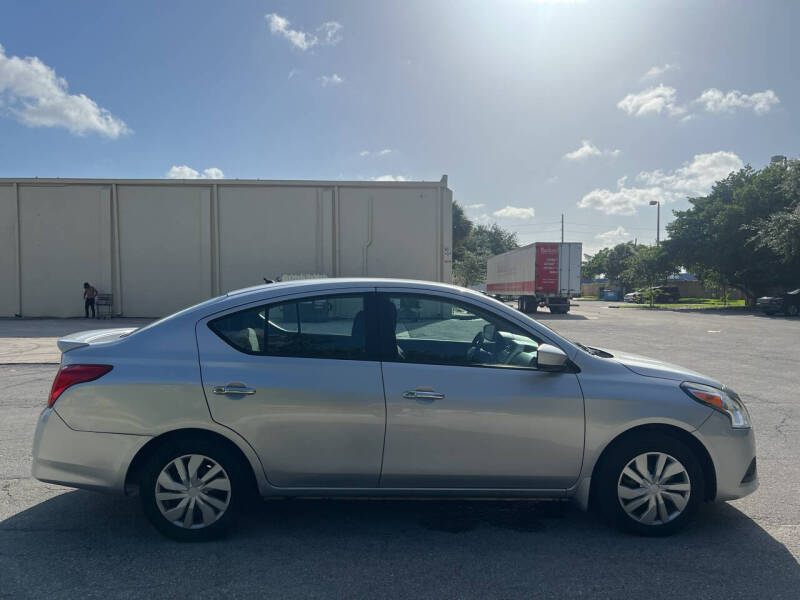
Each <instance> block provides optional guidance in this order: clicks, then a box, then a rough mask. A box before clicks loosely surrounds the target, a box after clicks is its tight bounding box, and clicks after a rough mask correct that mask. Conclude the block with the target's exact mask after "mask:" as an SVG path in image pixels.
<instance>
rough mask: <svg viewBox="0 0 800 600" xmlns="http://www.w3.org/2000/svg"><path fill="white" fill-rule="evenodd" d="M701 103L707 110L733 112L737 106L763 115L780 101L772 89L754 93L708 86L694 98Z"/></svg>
mask: <svg viewBox="0 0 800 600" xmlns="http://www.w3.org/2000/svg"><path fill="white" fill-rule="evenodd" d="M695 102H698V103H700V104H703V105H704V107H705V109H706V110H707V111H708V112H712V113H721V112H734V111H735V110H736V109H737V108H752V109H753V112H755V113H756V114H757V115H763V114H765V113H768V112H769V111H770V110H772V107H773V106H774V105H775V104H778V103H780V98H778V96H777V95H776V94H775V92H773V91H772V90H764V91H763V92H756V93H754V94H743V93H741V92H740V91H738V90H731V91H730V92H727V93H724V92H722V91H721V90H718V89H717V88H710V89H707V90H706V91H704V92H703V93H702V94H700V97H699V98H697V100H695Z"/></svg>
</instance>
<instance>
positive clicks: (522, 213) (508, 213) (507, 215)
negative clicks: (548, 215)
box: [492, 206, 534, 220]
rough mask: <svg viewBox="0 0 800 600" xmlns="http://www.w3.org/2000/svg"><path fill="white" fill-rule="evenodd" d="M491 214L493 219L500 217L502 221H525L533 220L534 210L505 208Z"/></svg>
mask: <svg viewBox="0 0 800 600" xmlns="http://www.w3.org/2000/svg"><path fill="white" fill-rule="evenodd" d="M492 214H493V215H494V216H495V217H500V218H503V219H520V220H527V219H532V218H533V216H534V210H533V209H532V208H525V207H521V206H506V207H505V208H501V209H500V210H496V211H494V212H493V213H492Z"/></svg>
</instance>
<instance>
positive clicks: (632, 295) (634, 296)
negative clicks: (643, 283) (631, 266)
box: [622, 290, 643, 302]
mask: <svg viewBox="0 0 800 600" xmlns="http://www.w3.org/2000/svg"><path fill="white" fill-rule="evenodd" d="M642 291H643V290H634V291H633V292H628V293H627V294H625V295H624V296H623V297H622V299H623V300H624V301H625V302H638V301H639V298H640V297H641V295H642Z"/></svg>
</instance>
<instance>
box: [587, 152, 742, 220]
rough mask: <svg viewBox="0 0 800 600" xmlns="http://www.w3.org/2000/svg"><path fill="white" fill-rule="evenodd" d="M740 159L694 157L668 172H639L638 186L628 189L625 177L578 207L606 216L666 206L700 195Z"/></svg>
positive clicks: (729, 155) (730, 156)
mask: <svg viewBox="0 0 800 600" xmlns="http://www.w3.org/2000/svg"><path fill="white" fill-rule="evenodd" d="M742 166H743V163H742V160H741V159H740V158H739V157H738V156H737V155H736V154H734V153H733V152H724V151H719V152H711V153H708V154H696V155H695V156H694V158H693V159H692V162H690V163H687V164H684V165H683V166H682V167H680V168H678V169H675V170H674V171H672V172H666V173H665V172H664V171H662V170H660V169H657V170H655V171H642V172H641V173H639V174H638V175H637V176H636V180H637V181H638V182H640V183H641V184H643V185H641V186H628V185H627V179H628V178H627V177H621V178H620V179H619V180H618V181H617V189H616V190H609V189H594V190H592V191H591V192H589V193H588V194H586V195H585V196H584V197H583V198H581V200H580V201H579V202H578V206H579V207H581V208H594V209H596V210H599V211H601V212H604V213H606V214H619V215H632V214H635V213H636V209H637V208H638V207H639V206H645V205H647V204H649V203H650V201H652V200H656V201H658V202H661V203H662V204H663V203H667V202H674V201H676V200H680V199H681V198H685V197H687V196H702V195H704V194H707V193H708V192H709V191H710V190H711V186H712V185H713V184H714V182H715V181H718V180H720V179H724V178H725V177H727V176H728V175H729V174H730V172H731V171H736V170H738V169H741V168H742Z"/></svg>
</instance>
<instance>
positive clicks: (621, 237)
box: [594, 225, 631, 247]
mask: <svg viewBox="0 0 800 600" xmlns="http://www.w3.org/2000/svg"><path fill="white" fill-rule="evenodd" d="M594 237H595V239H596V240H600V243H602V244H603V247H608V246H616V245H617V244H621V243H622V242H624V241H627V240H629V239H631V234H629V233H628V232H627V231H625V228H624V227H623V226H622V225H620V226H619V227H616V228H615V229H612V230H610V231H606V232H604V233H598V234H597V235H596V236H594Z"/></svg>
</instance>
